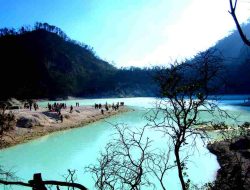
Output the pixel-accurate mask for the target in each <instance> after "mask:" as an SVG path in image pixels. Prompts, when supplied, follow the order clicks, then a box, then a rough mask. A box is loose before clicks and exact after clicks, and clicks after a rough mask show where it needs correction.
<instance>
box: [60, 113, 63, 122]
mask: <svg viewBox="0 0 250 190" xmlns="http://www.w3.org/2000/svg"><path fill="white" fill-rule="evenodd" d="M60 119H61V123H62V122H63V115H62V114H61V115H60Z"/></svg>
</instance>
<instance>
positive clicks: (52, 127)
mask: <svg viewBox="0 0 250 190" xmlns="http://www.w3.org/2000/svg"><path fill="white" fill-rule="evenodd" d="M127 111H131V109H129V108H128V107H126V106H121V107H120V108H119V109H118V110H112V109H110V110H109V111H104V113H103V114H102V113H101V110H100V109H95V108H94V107H92V106H80V107H74V109H73V112H72V113H70V110H69V109H62V110H61V114H62V116H63V122H62V121H61V119H60V117H59V115H58V114H57V113H56V112H49V111H48V109H47V108H39V109H38V110H37V111H34V110H31V111H30V110H28V109H19V110H12V112H13V114H14V115H15V118H16V126H14V127H13V130H10V131H8V132H6V133H5V135H4V136H3V138H2V142H1V144H0V148H1V149H3V148H7V147H10V146H14V145H17V144H21V143H25V142H27V141H29V140H32V139H36V138H38V137H41V136H45V135H47V134H50V133H52V132H56V131H62V130H67V129H71V128H77V127H83V126H84V125H86V124H88V123H92V122H95V121H99V120H101V119H105V118H108V117H110V116H112V115H115V114H119V113H122V112H127Z"/></svg>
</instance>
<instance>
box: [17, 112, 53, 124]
mask: <svg viewBox="0 0 250 190" xmlns="http://www.w3.org/2000/svg"><path fill="white" fill-rule="evenodd" d="M48 123H49V118H47V117H46V116H45V115H42V114H38V113H33V114H26V113H20V114H19V115H17V124H16V125H17V127H21V128H31V127H34V126H45V125H48Z"/></svg>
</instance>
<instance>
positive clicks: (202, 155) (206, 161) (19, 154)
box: [0, 96, 250, 190]
mask: <svg viewBox="0 0 250 190" xmlns="http://www.w3.org/2000/svg"><path fill="white" fill-rule="evenodd" d="M245 98H246V96H223V97H222V99H221V100H220V103H219V104H220V106H221V107H222V108H223V109H226V110H228V111H229V112H230V113H231V114H234V115H237V116H238V120H239V121H241V122H243V121H250V109H249V107H242V106H238V105H237V104H238V103H241V102H242V101H243V100H244V99H245ZM155 101H156V99H154V98H115V99H83V100H68V101H62V102H66V103H67V105H68V106H69V105H71V104H72V105H75V102H79V103H80V105H93V104H94V103H102V104H103V103H106V102H108V103H113V102H114V103H116V102H125V105H128V106H130V107H131V108H132V109H133V110H134V111H132V112H127V113H122V114H119V115H116V116H112V117H110V118H108V119H105V120H101V121H98V122H95V123H92V124H89V125H86V126H85V127H83V128H76V129H72V130H67V131H62V132H57V133H54V134H50V135H47V136H44V137H41V138H39V139H36V140H32V141H30V142H28V143H25V144H21V145H17V146H15V147H11V148H8V149H4V150H1V151H0V163H1V165H3V166H4V167H5V168H7V169H12V171H14V172H16V175H17V176H18V177H20V178H21V179H22V180H24V181H28V180H30V179H31V178H32V176H33V174H34V173H38V172H39V173H42V175H43V178H44V179H50V180H63V179H64V178H63V177H62V175H64V174H66V173H67V169H76V170H77V178H78V182H80V183H82V184H84V185H85V186H86V187H88V188H89V189H94V181H93V179H92V177H91V175H90V174H87V173H84V167H85V166H88V165H89V164H94V163H95V162H96V159H97V158H98V156H99V153H100V151H101V150H102V149H103V148H104V147H105V145H106V143H107V142H109V141H110V139H112V138H113V136H112V134H114V132H115V130H114V127H113V126H112V125H111V124H110V123H113V124H115V123H125V124H126V125H128V126H129V127H132V128H133V127H143V126H144V125H145V124H146V123H147V120H146V119H145V114H146V113H147V111H148V109H149V108H153V107H154V105H155V104H154V103H155ZM47 104H48V102H39V105H40V106H46V105H47ZM147 135H148V136H149V137H150V138H151V139H153V140H154V142H155V144H156V145H157V146H158V147H165V146H166V144H165V143H164V137H163V136H162V134H161V133H159V132H156V131H151V132H150V133H148V134H147ZM197 147H198V150H199V151H196V152H195V153H194V154H193V155H192V156H191V157H190V162H189V165H188V168H189V170H188V173H189V177H190V179H191V180H192V181H193V182H194V183H196V184H204V183H206V182H209V181H213V180H214V179H215V177H216V171H217V170H218V168H219V165H218V163H217V161H216V157H215V156H214V155H212V154H211V153H209V151H208V150H207V149H206V147H205V145H204V144H203V143H201V141H200V140H197ZM167 179H168V180H167V182H166V183H167V187H168V189H173V190H175V189H179V181H178V178H177V176H176V172H175V171H171V172H169V173H168V175H167ZM1 188H2V189H3V186H0V189H1ZM14 189H29V188H23V187H22V188H20V187H17V186H16V187H14Z"/></svg>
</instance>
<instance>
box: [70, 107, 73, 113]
mask: <svg viewBox="0 0 250 190" xmlns="http://www.w3.org/2000/svg"><path fill="white" fill-rule="evenodd" d="M72 112H73V106H72V105H71V106H70V113H72Z"/></svg>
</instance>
